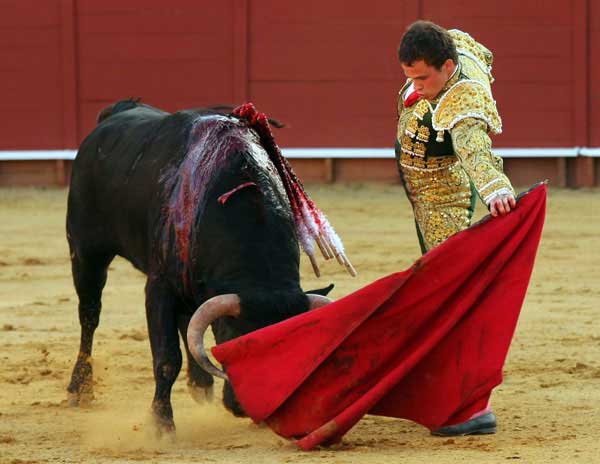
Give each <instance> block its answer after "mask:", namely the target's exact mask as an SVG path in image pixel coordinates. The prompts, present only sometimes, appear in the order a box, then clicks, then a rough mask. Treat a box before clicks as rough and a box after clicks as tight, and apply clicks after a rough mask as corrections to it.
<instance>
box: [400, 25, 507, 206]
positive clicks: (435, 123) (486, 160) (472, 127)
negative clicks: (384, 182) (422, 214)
mask: <svg viewBox="0 0 600 464" xmlns="http://www.w3.org/2000/svg"><path fill="white" fill-rule="evenodd" d="M449 33H450V35H451V36H452V38H453V40H454V42H455V44H456V48H457V52H458V55H459V63H458V66H457V68H456V71H455V72H454V74H453V75H452V76H451V78H450V79H449V80H448V82H447V83H446V85H445V86H444V88H443V89H442V91H441V92H440V94H439V95H438V96H437V97H436V98H435V100H425V99H421V100H418V101H417V102H416V103H414V104H413V105H411V106H410V107H408V108H405V107H404V99H405V98H406V96H407V94H409V93H410V92H411V91H412V86H411V84H412V81H411V80H410V79H409V80H408V81H407V82H406V84H405V85H404V87H403V88H402V90H401V91H400V94H399V99H398V132H397V140H396V157H397V159H398V162H399V165H400V168H401V169H402V166H403V165H404V166H410V167H411V168H413V169H415V168H417V169H419V168H420V169H425V170H429V169H439V168H443V167H445V166H448V165H449V164H452V163H453V162H455V161H456V157H458V159H459V161H460V163H461V165H462V166H463V168H464V170H465V171H466V172H467V174H468V176H469V178H470V179H471V181H472V182H473V184H474V185H475V188H476V189H477V191H478V193H479V196H480V197H481V198H482V199H483V201H484V202H485V203H489V200H491V199H492V198H493V197H494V196H495V195H497V194H500V193H513V194H514V189H513V188H512V185H511V183H510V181H509V180H508V178H507V177H506V175H505V174H504V172H503V166H502V159H501V158H500V157H498V156H496V155H494V154H493V153H492V150H491V147H492V143H491V140H490V137H489V134H490V133H491V134H499V133H500V132H502V121H501V119H500V115H499V114H498V110H497V109H496V102H495V101H494V99H493V97H492V92H491V83H492V82H493V77H492V75H491V64H492V60H493V57H492V53H491V52H490V51H489V50H488V49H487V48H485V47H484V46H483V45H481V44H479V43H478V42H476V41H475V40H474V39H473V38H472V37H471V36H470V35H469V34H466V33H464V32H461V31H459V30H456V29H454V30H451V31H449Z"/></svg>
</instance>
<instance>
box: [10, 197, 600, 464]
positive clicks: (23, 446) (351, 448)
mask: <svg viewBox="0 0 600 464" xmlns="http://www.w3.org/2000/svg"><path fill="white" fill-rule="evenodd" d="M308 190H309V192H310V193H311V195H312V196H313V198H314V199H315V200H316V202H317V204H318V205H319V206H320V207H321V208H322V209H323V210H324V211H325V212H326V213H327V214H328V216H329V218H330V220H331V222H332V223H333V224H334V226H335V227H336V229H337V230H338V232H339V233H340V235H341V236H342V238H343V240H344V241H345V245H346V249H347V251H348V255H349V257H350V258H351V260H352V261H353V263H354V265H355V266H356V268H357V269H358V270H359V272H360V274H359V277H357V278H355V279H352V278H350V277H349V276H348V275H346V274H345V273H344V271H343V270H342V269H341V268H340V267H338V266H337V265H336V264H335V263H327V264H326V265H324V267H323V269H322V270H323V273H324V278H322V279H320V280H317V279H316V278H314V277H313V276H312V273H311V271H310V265H309V263H308V260H306V259H304V260H303V263H302V271H303V272H302V275H303V279H304V280H303V286H304V288H307V289H308V288H314V287H318V286H324V284H325V285H326V284H328V283H329V282H335V284H336V289H335V290H334V292H333V296H334V297H340V296H342V295H345V294H347V293H349V292H351V291H353V290H356V289H358V288H360V287H361V286H363V285H365V284H367V283H369V282H372V281H373V280H375V279H377V278H379V277H382V276H384V275H386V274H389V273H391V272H395V271H398V270H403V269H405V268H407V267H408V266H410V264H411V263H412V262H413V260H414V259H415V258H416V257H417V256H418V254H419V251H418V247H417V241H416V237H415V234H414V230H413V224H412V220H411V216H410V211H409V207H408V203H407V201H406V198H405V197H404V194H403V192H402V190H401V188H400V187H399V186H382V185H379V186H373V185H351V186H338V185H335V186H309V188H308ZM65 204H66V191H64V190H33V189H24V190H8V189H4V190H0V361H1V362H0V463H2V464H4V463H13V464H17V463H19V464H24V463H37V462H86V463H107V464H114V463H121V462H130V461H146V462H157V463H162V462H164V463H171V464H173V463H187V462H217V463H219V462H222V463H225V462H227V463H236V462H244V463H255V462H261V463H271V462H278V463H279V462H299V463H322V462H331V463H338V464H341V463H355V462H357V463H358V462H360V463H367V464H368V463H383V462H402V463H405V464H409V463H423V462H427V463H432V462H436V463H437V462H439V463H446V462H448V463H450V462H452V463H455V462H469V463H471V462H477V463H500V462H506V461H512V460H515V461H518V462H527V463H531V462H535V463H546V462H552V461H556V462H563V463H564V462H574V463H577V462H581V463H591V462H600V458H599V457H598V456H599V455H600V441H599V437H600V411H599V409H598V404H599V403H600V323H599V322H598V311H599V307H598V302H599V300H600V283H598V282H599V277H600V272H599V271H598V262H599V259H600V251H599V250H600V233H599V232H598V231H599V230H600V191H567V190H551V191H550V198H549V204H548V217H547V222H546V228H545V231H544V236H543V241H542V244H541V248H540V251H539V254H538V260H537V263H536V267H535V271H534V275H533V278H532V282H531V285H530V288H529V293H528V296H527V299H526V302H525V306H524V308H523V312H522V315H521V319H520V322H519V327H518V330H517V334H516V337H515V339H514V342H513V345H512V348H511V351H510V354H509V359H508V361H507V364H506V369H505V381H504V383H503V384H502V385H501V386H499V387H498V388H497V389H496V390H495V393H494V396H493V398H492V400H493V406H494V409H495V411H496V413H497V415H498V417H499V431H498V433H497V434H496V435H493V436H485V437H464V438H454V439H445V438H436V437H431V436H430V435H429V434H428V431H427V430H425V429H424V428H422V427H420V426H418V425H416V424H414V423H411V422H408V421H402V420H397V419H387V418H380V417H375V416H367V417H366V418H364V419H363V420H362V421H361V422H360V423H359V424H358V425H357V426H356V427H355V428H354V429H352V430H351V432H350V433H349V434H348V435H346V437H345V438H344V440H343V442H342V444H340V445H338V446H336V447H335V448H333V449H320V450H317V451H313V452H303V451H300V450H298V449H297V448H296V447H295V445H294V444H293V443H292V442H288V441H286V440H284V439H281V438H279V437H277V436H276V435H274V434H273V433H272V432H271V431H270V430H269V429H267V428H262V427H258V426H256V425H254V424H252V423H251V421H250V420H247V419H236V418H233V417H232V416H230V415H229V414H228V413H227V412H226V411H225V410H224V408H223V407H222V406H221V404H220V401H218V400H217V401H215V402H214V403H213V404H204V405H198V404H196V403H195V402H194V401H193V400H192V398H191V397H190V395H189V394H188V392H187V389H186V385H185V378H184V376H183V375H181V376H180V378H179V379H178V381H177V383H176V384H175V387H174V391H173V396H172V397H173V405H174V410H175V420H176V424H177V427H178V429H177V440H176V442H175V443H172V442H167V441H160V440H157V439H156V438H155V436H154V435H153V433H152V432H151V430H150V427H149V426H148V421H147V420H148V409H149V405H150V401H151V398H152V395H153V387H154V384H153V379H152V370H151V358H150V349H149V343H148V337H147V334H146V324H145V318H144V307H143V286H144V276H143V275H141V274H140V273H139V272H137V271H136V270H134V269H133V268H132V267H131V266H130V265H129V264H128V263H126V262H124V261H123V260H115V262H114V263H113V264H112V265H111V271H110V273H109V281H108V285H107V287H106V290H105V293H104V309H103V313H102V318H101V324H100V328H99V329H98V331H97V332H96V339H95V346H94V369H95V382H96V384H95V394H96V400H95V402H94V403H93V405H92V406H91V407H89V408H87V409H73V408H69V407H67V406H66V405H65V401H64V400H65V398H66V392H65V387H66V385H67V383H68V380H69V376H70V371H71V368H72V364H73V362H74V359H75V356H76V353H77V349H78V340H79V323H78V319H77V311H76V305H77V300H76V296H75V292H74V289H73V286H72V283H71V275H70V267H69V260H68V251H67V245H66V240H65V237H64V235H65V234H64V220H65V219H64V218H65ZM219 387H220V385H219ZM219 390H220V388H219Z"/></svg>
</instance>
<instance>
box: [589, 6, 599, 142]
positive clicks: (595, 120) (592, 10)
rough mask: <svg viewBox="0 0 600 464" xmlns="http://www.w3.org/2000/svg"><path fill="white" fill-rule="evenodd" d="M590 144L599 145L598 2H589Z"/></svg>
mask: <svg viewBox="0 0 600 464" xmlns="http://www.w3.org/2000/svg"><path fill="white" fill-rule="evenodd" d="M589 21H590V35H589V37H590V46H589V49H588V63H589V66H590V81H589V82H590V102H589V105H590V145H591V146H593V147H600V2H598V1H597V0H592V1H590V2H589Z"/></svg>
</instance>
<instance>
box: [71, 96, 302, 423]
mask: <svg viewBox="0 0 600 464" xmlns="http://www.w3.org/2000/svg"><path fill="white" fill-rule="evenodd" d="M67 238H68V241H69V247H70V253H71V264H72V272H73V281H74V284H75V289H76V291H77V295H78V297H79V321H80V324H81V345H80V349H79V354H78V357H77V361H76V363H75V367H74V369H73V374H72V377H71V382H70V384H69V386H68V388H67V390H68V392H69V398H70V403H71V404H72V405H77V404H80V403H82V402H85V401H89V400H90V399H91V397H92V394H93V392H92V364H91V354H92V342H93V336H94V331H95V329H96V328H97V327H98V322H99V318H100V310H101V296H102V290H103V287H104V285H105V283H106V277H107V269H108V266H109V264H110V263H111V261H112V259H113V258H114V257H115V256H116V255H119V256H122V257H123V258H125V259H127V260H128V261H130V262H131V263H132V264H133V265H134V266H135V267H136V268H137V269H139V270H140V271H142V272H143V273H144V274H146V276H147V281H146V317H147V322H148V333H149V338H150V345H151V348H152V358H153V368H154V378H155V384H156V390H155V394H154V399H153V402H152V411H153V415H154V417H155V419H156V421H157V425H158V426H159V429H160V430H163V431H171V430H174V422H173V410H172V407H171V400H170V394H171V388H172V385H173V383H174V382H175V379H176V378H177V375H178V374H179V371H180V369H181V366H182V354H181V351H180V347H179V336H178V333H179V334H181V338H182V340H183V343H184V346H185V351H186V355H187V366H188V385H189V387H190V388H191V390H192V392H193V393H195V395H194V396H195V397H197V398H198V397H204V396H207V397H211V396H212V385H213V377H212V375H210V374H209V373H207V372H206V371H205V370H204V369H202V367H200V366H199V365H198V364H197V363H196V361H195V360H194V358H193V357H192V356H191V355H190V350H189V348H188V343H187V337H186V332H187V330H188V324H189V322H190V318H191V317H192V315H193V314H194V311H195V310H196V308H197V307H198V306H199V305H201V304H202V303H204V302H205V301H206V300H208V299H210V298H212V297H214V296H216V295H224V294H234V295H237V296H238V297H239V301H240V315H239V317H237V318H232V317H221V318H219V319H217V320H216V321H215V322H214V323H213V324H212V329H213V333H214V336H215V339H216V341H217V343H222V342H224V341H226V340H229V339H231V338H234V337H237V336H239V335H241V334H244V333H247V332H249V331H252V330H255V329H258V328H260V327H264V326H266V325H269V324H273V323H275V322H278V321H280V320H283V319H285V318H288V317H291V316H294V315H296V314H299V313H302V312H304V311H307V310H308V309H309V301H308V298H307V295H306V294H305V293H304V292H303V291H302V289H301V287H300V274H299V261H300V253H299V246H298V239H297V236H296V232H295V229H294V223H293V217H292V213H291V210H290V206H289V203H288V201H287V197H286V195H285V191H284V190H283V189H282V186H281V182H280V180H279V178H278V176H277V174H276V172H275V171H274V170H273V167H272V165H271V164H270V162H269V159H268V156H267V154H266V153H265V151H264V150H263V148H262V147H261V146H260V144H259V143H258V138H257V136H256V134H255V133H254V132H253V131H252V130H251V129H249V128H248V126H247V125H246V124H245V123H244V121H241V120H239V119H238V118H236V117H232V116H226V115H222V114H218V113H217V112H216V111H207V110H197V111H182V112H178V113H174V114H170V113H166V112H163V111H161V110H158V109H155V108H152V107H150V106H147V105H142V104H138V103H136V102H132V101H123V102H119V103H117V104H115V105H112V106H110V107H108V108H107V109H105V110H104V111H103V112H102V113H101V115H100V118H99V123H98V126H97V127H96V128H95V129H94V130H93V131H92V132H91V134H90V135H89V136H88V137H87V138H86V139H85V140H84V141H83V143H82V145H81V147H80V149H79V152H78V154H77V157H76V159H75V161H74V163H73V171H72V177H71V185H70V192H69V199H68V212H67ZM223 401H224V403H225V406H226V407H227V408H228V409H230V410H231V411H232V412H233V413H234V414H236V415H241V414H243V411H242V409H241V407H240V406H239V404H238V403H237V401H236V399H235V396H234V394H233V391H232V390H231V387H230V385H229V383H227V382H226V384H225V388H224V391H223Z"/></svg>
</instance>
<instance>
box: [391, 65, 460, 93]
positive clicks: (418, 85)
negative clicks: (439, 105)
mask: <svg viewBox="0 0 600 464" xmlns="http://www.w3.org/2000/svg"><path fill="white" fill-rule="evenodd" d="M401 65H402V70H403V71H404V75H405V76H406V77H407V78H409V79H412V81H413V84H414V86H415V90H416V91H417V93H418V94H419V96H420V97H421V98H425V99H427V100H433V99H434V98H435V97H437V95H438V94H439V93H440V92H441V91H442V89H443V88H444V85H446V82H448V79H450V77H451V76H452V74H453V73H454V70H455V69H456V64H455V63H454V61H452V60H451V59H448V60H446V62H445V63H444V64H443V65H442V66H441V68H440V69H438V68H436V67H435V66H430V65H428V64H427V63H425V61H424V60H419V61H414V62H412V63H410V65H408V64H406V63H401Z"/></svg>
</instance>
